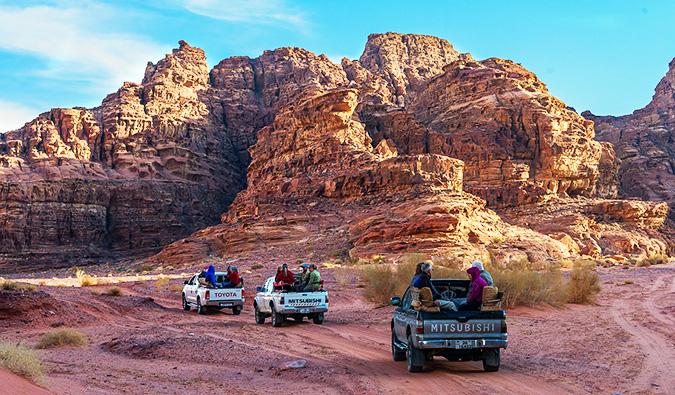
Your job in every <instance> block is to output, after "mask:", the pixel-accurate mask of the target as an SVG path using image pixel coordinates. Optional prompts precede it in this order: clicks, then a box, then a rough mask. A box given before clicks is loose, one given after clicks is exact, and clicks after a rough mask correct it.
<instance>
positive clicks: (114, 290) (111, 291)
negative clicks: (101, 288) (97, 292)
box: [105, 287, 124, 296]
mask: <svg viewBox="0 0 675 395" xmlns="http://www.w3.org/2000/svg"><path fill="white" fill-rule="evenodd" d="M105 294H106V295H108V296H122V295H123V294H124V292H122V288H120V287H110V288H108V289H107V290H106V291H105Z"/></svg>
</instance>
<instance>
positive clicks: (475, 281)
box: [459, 266, 487, 311]
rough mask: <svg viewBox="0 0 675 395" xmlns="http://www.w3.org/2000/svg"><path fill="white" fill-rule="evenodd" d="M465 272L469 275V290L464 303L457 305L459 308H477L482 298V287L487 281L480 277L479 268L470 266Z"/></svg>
mask: <svg viewBox="0 0 675 395" xmlns="http://www.w3.org/2000/svg"><path fill="white" fill-rule="evenodd" d="M466 272H467V273H469V276H471V281H472V282H471V291H469V298H468V299H467V300H466V303H462V304H461V305H459V310H460V311H466V310H478V309H480V306H481V303H482V300H483V288H485V287H487V283H486V282H485V280H483V279H482V278H481V277H480V269H479V268H477V267H475V266H471V267H470V268H469V269H467V271H466Z"/></svg>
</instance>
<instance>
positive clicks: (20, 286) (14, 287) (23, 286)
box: [2, 280, 37, 291]
mask: <svg viewBox="0 0 675 395" xmlns="http://www.w3.org/2000/svg"><path fill="white" fill-rule="evenodd" d="M2 289H4V290H6V291H35V290H36V289H37V287H36V286H35V285H33V284H28V283H20V282H16V281H11V280H5V281H3V283H2Z"/></svg>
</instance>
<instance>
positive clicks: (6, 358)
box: [0, 341, 47, 387]
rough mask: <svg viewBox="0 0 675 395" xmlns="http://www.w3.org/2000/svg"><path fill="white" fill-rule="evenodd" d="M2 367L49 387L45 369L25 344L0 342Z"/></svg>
mask: <svg viewBox="0 0 675 395" xmlns="http://www.w3.org/2000/svg"><path fill="white" fill-rule="evenodd" d="M0 365H2V366H4V367H5V368H7V369H8V370H9V371H10V372H12V373H14V374H17V375H19V376H21V377H25V378H27V379H28V380H31V381H32V382H34V383H35V384H37V385H39V386H42V387H47V382H46V381H45V367H44V365H43V364H42V361H41V360H40V357H39V356H38V354H37V352H35V350H33V349H32V348H28V347H26V346H25V345H23V344H17V343H12V342H8V341H0Z"/></svg>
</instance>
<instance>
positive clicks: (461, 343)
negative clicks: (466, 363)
mask: <svg viewBox="0 0 675 395" xmlns="http://www.w3.org/2000/svg"><path fill="white" fill-rule="evenodd" d="M469 348H473V340H455V349H457V350H466V349H469Z"/></svg>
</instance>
